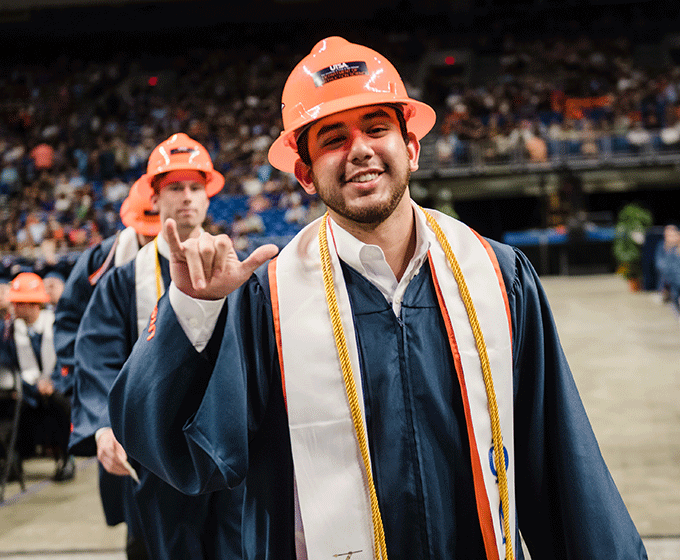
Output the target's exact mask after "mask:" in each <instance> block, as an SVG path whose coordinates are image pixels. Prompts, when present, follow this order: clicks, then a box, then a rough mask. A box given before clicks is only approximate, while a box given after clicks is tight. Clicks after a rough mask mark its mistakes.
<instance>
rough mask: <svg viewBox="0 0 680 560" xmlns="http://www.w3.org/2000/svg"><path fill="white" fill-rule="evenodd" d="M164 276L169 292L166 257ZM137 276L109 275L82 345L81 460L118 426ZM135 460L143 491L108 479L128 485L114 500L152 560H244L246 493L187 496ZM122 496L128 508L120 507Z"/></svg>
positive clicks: (126, 480) (76, 439) (77, 449)
mask: <svg viewBox="0 0 680 560" xmlns="http://www.w3.org/2000/svg"><path fill="white" fill-rule="evenodd" d="M161 270H162V275H163V280H164V282H165V285H169V283H170V273H169V269H168V261H167V260H166V259H165V258H163V257H161ZM134 271H135V261H134V260H133V261H132V262H129V263H127V264H126V265H123V266H121V267H117V268H115V269H113V270H111V271H110V272H109V273H108V274H107V275H106V276H104V277H103V278H102V279H101V280H100V281H99V283H98V284H97V286H96V288H95V290H94V293H93V294H92V297H91V299H90V302H89V304H88V306H87V309H86V311H85V314H84V315H83V318H82V321H81V323H80V327H79V330H78V337H77V339H76V345H75V354H76V358H77V359H76V373H75V383H74V391H73V399H74V408H73V415H72V417H73V432H72V434H71V440H70V448H71V451H72V452H73V453H74V454H78V455H80V454H82V455H93V454H96V443H95V441H94V434H95V432H96V431H97V430H98V429H99V428H102V427H107V426H110V425H111V424H110V422H109V410H108V400H107V397H108V391H109V388H110V386H111V384H112V383H113V381H114V379H115V378H116V376H117V375H118V372H119V371H120V369H121V368H122V367H123V364H124V363H125V360H126V359H127V357H128V356H129V354H130V351H131V350H132V347H133V345H134V343H135V341H136V339H137V332H138V329H137V304H136V290H135V274H134ZM150 375H151V374H150ZM204 385H205V384H204V383H203V384H201V383H200V382H198V385H197V387H196V389H197V390H198V391H199V392H200V391H202V390H203V388H204ZM142 422H143V421H142V419H141V418H140V424H138V426H137V428H136V429H138V430H142V429H144V424H143V423H142ZM123 447H125V446H123ZM126 451H127V450H126ZM130 457H131V459H130V462H131V463H132V465H133V466H134V467H135V468H136V470H137V473H138V475H139V478H140V484H135V482H134V481H133V480H132V478H131V477H114V476H113V475H108V473H107V475H108V478H116V479H118V480H119V481H120V483H121V484H122V485H123V486H124V489H123V493H122V494H121V495H119V496H118V497H116V496H113V497H112V498H111V500H112V502H113V505H112V507H114V508H115V507H119V506H120V505H122V506H123V507H124V508H125V511H124V512H123V513H124V517H125V521H126V522H127V523H128V526H129V528H130V529H131V530H132V533H133V534H134V535H135V536H136V537H141V538H143V539H144V541H145V542H146V544H147V548H148V550H149V555H150V557H151V558H154V560H156V559H168V560H179V559H185V558H186V559H187V560H194V559H213V558H214V559H218V558H219V559H227V560H231V559H235V558H241V538H240V518H241V510H242V504H243V494H242V489H241V488H240V487H239V488H236V489H234V490H233V491H232V490H228V489H225V490H221V491H218V492H215V493H206V494H203V495H200V496H187V495H185V494H183V493H181V492H179V491H178V490H176V489H175V488H174V487H172V486H171V485H169V484H168V483H167V482H165V481H164V480H162V479H161V478H159V477H158V476H156V475H155V474H153V473H152V472H150V471H149V470H147V469H146V468H144V467H143V466H142V465H140V464H139V463H137V462H135V461H134V456H133V455H130ZM121 496H122V497H123V504H120V499H121ZM130 496H131V497H132V499H131V500H130V499H129V498H130ZM108 499H109V496H108V492H106V493H105V492H102V503H103V504H104V508H105V511H106V509H107V507H108V505H109V502H108V501H107V500H108ZM112 513H116V512H115V511H114V512H112ZM107 518H108V516H107Z"/></svg>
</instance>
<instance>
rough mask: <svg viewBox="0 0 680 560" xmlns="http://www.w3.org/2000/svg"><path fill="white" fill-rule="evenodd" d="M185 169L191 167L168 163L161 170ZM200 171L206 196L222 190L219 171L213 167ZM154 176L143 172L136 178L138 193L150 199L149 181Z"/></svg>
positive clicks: (221, 176) (151, 191)
mask: <svg viewBox="0 0 680 560" xmlns="http://www.w3.org/2000/svg"><path fill="white" fill-rule="evenodd" d="M185 169H193V168H191V167H187V166H186V164H182V163H179V164H177V165H168V166H167V168H166V169H164V170H163V172H168V171H181V170H185ZM201 171H202V172H203V173H205V175H206V177H207V181H206V184H205V192H206V194H207V195H208V198H210V197H213V196H215V195H216V194H217V193H218V192H220V191H221V190H222V187H224V175H222V174H221V173H220V172H219V171H215V170H214V169H211V170H201ZM155 176H156V175H155V174H150V173H145V174H144V175H142V176H141V177H140V178H139V179H138V180H137V183H138V184H139V187H138V188H139V194H140V195H141V196H143V197H146V198H149V199H151V197H152V196H153V194H154V192H153V187H152V186H151V181H152V180H153V178H154V177H155Z"/></svg>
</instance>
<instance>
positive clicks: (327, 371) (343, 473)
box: [276, 218, 373, 559]
mask: <svg viewBox="0 0 680 560" xmlns="http://www.w3.org/2000/svg"><path fill="white" fill-rule="evenodd" d="M320 223H321V218H318V219H317V220H315V221H314V222H312V223H311V224H310V225H309V226H306V227H305V228H304V229H303V230H302V231H301V232H300V233H299V234H298V235H297V236H296V237H295V238H294V239H293V240H292V241H291V242H290V243H289V244H288V245H287V246H286V247H285V248H284V249H283V250H282V251H281V253H280V255H279V257H278V258H277V268H276V282H277V289H278V294H279V298H278V301H279V317H280V327H281V346H282V360H283V367H284V372H289V373H292V372H296V373H299V375H292V374H291V375H287V376H285V391H286V397H287V402H288V403H289V404H290V403H293V405H292V406H288V423H289V428H290V436H291V444H292V449H293V463H294V468H295V482H296V486H297V492H298V499H299V504H300V509H301V516H302V525H303V527H304V541H305V542H304V544H305V546H306V550H307V555H308V557H309V558H313V559H316V558H332V557H333V555H334V554H343V553H348V552H350V551H361V552H360V553H355V554H354V555H353V558H358V559H367V558H373V524H372V517H371V508H370V499H369V496H368V491H367V483H366V478H365V474H364V472H363V471H364V466H363V460H362V458H361V453H360V451H359V447H358V444H357V442H356V435H355V432H354V426H353V423H352V419H351V413H350V409H349V404H348V402H347V395H346V391H345V385H344V382H343V377H342V370H341V367H340V363H339V360H338V353H337V349H336V346H335V343H334V337H333V330H332V325H331V322H330V320H329V315H328V306H327V303H326V295H325V291H324V285H323V276H322V272H321V262H320V256H319V248H318V230H319V225H320ZM326 228H327V235H328V244H329V249H330V254H331V262H332V270H333V280H334V284H335V291H336V297H337V300H338V307H339V309H340V313H341V319H342V324H343V329H344V332H345V336H346V337H347V348H348V351H349V356H350V362H351V364H352V371H353V374H354V382H355V385H356V389H357V396H358V399H359V404H360V406H361V412H362V418H364V410H363V404H364V403H363V393H362V383H361V371H360V368H359V354H358V349H357V346H356V339H355V337H354V332H355V331H354V320H353V317H352V310H351V306H350V301H349V295H348V293H347V289H346V287H345V282H344V278H343V275H342V269H341V266H340V261H339V259H338V257H337V254H336V253H335V250H334V247H333V240H332V235H331V232H330V228H329V226H328V225H327V226H326ZM310 272H312V273H311V274H310ZM301 318H304V319H302V320H301ZM305 373H308V374H309V375H305ZM310 393H311V394H315V395H316V397H315V398H314V399H309V398H307V395H309V394H310ZM363 423H364V426H365V419H364V422H363ZM367 439H368V438H367ZM298 530H299V528H298ZM298 550H300V543H298Z"/></svg>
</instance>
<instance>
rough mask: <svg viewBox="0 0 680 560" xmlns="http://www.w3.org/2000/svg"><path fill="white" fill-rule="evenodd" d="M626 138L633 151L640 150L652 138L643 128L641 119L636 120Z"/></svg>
mask: <svg viewBox="0 0 680 560" xmlns="http://www.w3.org/2000/svg"><path fill="white" fill-rule="evenodd" d="M626 138H627V140H628V142H629V143H630V145H631V146H632V148H633V149H634V150H635V152H638V153H639V152H641V151H642V150H643V149H644V148H645V147H646V146H648V145H649V143H650V142H651V140H652V135H651V134H650V133H649V131H648V130H647V129H646V128H644V126H643V124H642V121H636V122H635V124H634V125H633V127H632V128H631V129H630V130H629V131H628V134H627V135H626Z"/></svg>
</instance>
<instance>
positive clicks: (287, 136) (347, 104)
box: [269, 93, 437, 173]
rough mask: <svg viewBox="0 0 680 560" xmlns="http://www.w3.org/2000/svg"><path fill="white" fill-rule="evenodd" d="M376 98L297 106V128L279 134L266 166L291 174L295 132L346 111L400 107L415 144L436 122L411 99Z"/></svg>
mask: <svg viewBox="0 0 680 560" xmlns="http://www.w3.org/2000/svg"><path fill="white" fill-rule="evenodd" d="M377 97H378V96H376V94H375V93H366V94H359V95H353V96H349V97H342V98H339V99H335V100H333V101H328V102H326V103H324V104H323V105H322V106H320V107H313V108H310V109H306V108H305V107H304V106H303V104H302V103H300V105H299V110H300V114H301V118H300V119H296V120H297V121H298V122H299V123H300V125H299V126H297V123H293V126H292V127H291V128H292V129H291V130H290V131H283V132H281V134H280V135H279V137H278V138H277V139H276V140H275V141H274V143H273V144H272V145H271V147H270V148H269V163H271V164H272V165H273V166H274V167H276V168H277V169H280V170H281V171H285V172H286V173H294V171H295V162H296V161H297V160H298V159H299V156H298V154H297V146H296V145H295V135H296V133H297V131H298V130H300V129H301V128H303V127H305V128H306V127H307V126H309V125H311V124H312V123H314V122H316V121H317V120H319V119H322V118H325V117H327V116H329V115H333V114H336V113H341V112H342V111H346V110H348V109H356V108H358V107H367V106H371V105H383V104H389V105H402V106H403V107H404V116H405V118H406V128H407V130H408V131H409V132H412V133H413V134H415V136H416V138H418V140H420V139H421V138H423V137H424V136H425V135H426V134H427V133H428V132H430V130H432V127H433V126H434V124H435V122H436V121H437V114H436V113H435V111H434V109H433V108H432V107H430V106H429V105H427V104H426V103H422V102H421V101H417V100H415V99H410V98H404V99H394V97H393V96H390V95H386V96H385V99H384V100H381V99H378V98H377ZM309 115H318V116H317V117H316V118H314V119H310V118H309Z"/></svg>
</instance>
